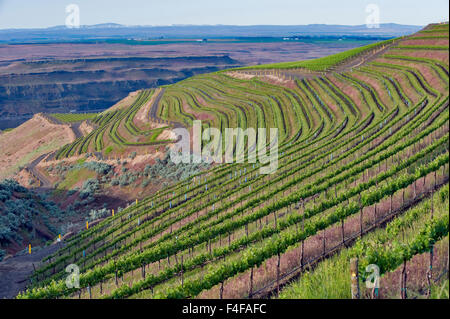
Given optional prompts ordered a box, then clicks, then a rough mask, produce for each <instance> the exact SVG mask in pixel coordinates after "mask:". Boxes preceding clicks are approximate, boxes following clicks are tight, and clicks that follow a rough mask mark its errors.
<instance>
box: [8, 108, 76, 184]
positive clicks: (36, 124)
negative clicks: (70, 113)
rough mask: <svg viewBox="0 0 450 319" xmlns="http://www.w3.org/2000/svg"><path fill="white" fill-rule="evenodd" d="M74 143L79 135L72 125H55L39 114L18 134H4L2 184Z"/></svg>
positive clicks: (20, 128)
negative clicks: (25, 168)
mask: <svg viewBox="0 0 450 319" xmlns="http://www.w3.org/2000/svg"><path fill="white" fill-rule="evenodd" d="M74 140H75V134H74V132H73V130H72V129H71V128H70V127H69V125H61V124H56V123H52V122H50V121H49V120H48V119H47V118H46V117H44V116H43V115H41V114H36V115H35V116H34V117H33V118H32V119H30V120H29V121H27V122H25V123H24V124H22V125H20V126H19V127H17V128H15V129H14V130H12V131H9V132H6V133H2V134H0V180H1V179H4V178H7V177H11V176H12V175H13V174H14V173H16V172H17V171H18V170H19V168H21V167H24V166H25V165H26V164H28V163H30V162H32V161H34V160H35V159H37V158H38V157H40V156H42V155H44V154H47V153H50V152H53V151H55V150H57V149H58V148H60V147H61V146H63V145H65V144H67V143H70V142H72V141H74Z"/></svg>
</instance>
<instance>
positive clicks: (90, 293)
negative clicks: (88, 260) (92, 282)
mask: <svg viewBox="0 0 450 319" xmlns="http://www.w3.org/2000/svg"><path fill="white" fill-rule="evenodd" d="M87 290H88V292H89V299H92V290H91V286H89V285H88V286H87Z"/></svg>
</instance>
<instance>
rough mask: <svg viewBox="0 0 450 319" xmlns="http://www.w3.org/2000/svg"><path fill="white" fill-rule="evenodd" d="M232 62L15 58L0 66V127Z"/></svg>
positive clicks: (106, 103)
mask: <svg viewBox="0 0 450 319" xmlns="http://www.w3.org/2000/svg"><path fill="white" fill-rule="evenodd" d="M234 66H238V63H237V61H235V60H233V59H231V58H229V57H228V56H206V57H174V58H145V57H126V58H124V57H120V58H90V59H69V60H50V61H31V62H25V61H24V62H14V63H11V64H10V65H9V66H8V67H5V68H3V70H2V68H0V129H4V128H7V127H14V126H17V125H18V124H20V123H22V122H23V121H25V120H26V119H28V118H30V117H31V116H32V115H33V114H35V113H38V112H69V111H72V110H76V111H98V110H103V109H106V108H108V107H110V106H111V105H113V104H114V103H116V102H117V101H119V100H120V99H122V98H124V97H125V96H127V95H128V93H129V92H131V91H136V90H139V89H142V88H150V87H157V86H160V85H164V84H170V83H174V82H176V81H180V80H182V79H185V78H187V77H190V76H192V75H195V74H199V73H207V72H213V71H217V70H220V69H224V68H227V67H234Z"/></svg>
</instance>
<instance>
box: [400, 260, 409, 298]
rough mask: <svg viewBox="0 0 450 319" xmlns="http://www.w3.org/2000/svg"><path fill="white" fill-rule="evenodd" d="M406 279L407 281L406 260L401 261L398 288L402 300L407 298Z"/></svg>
mask: <svg viewBox="0 0 450 319" xmlns="http://www.w3.org/2000/svg"><path fill="white" fill-rule="evenodd" d="M406 279H407V274H406V260H404V261H403V269H402V272H401V280H400V282H401V287H400V296H401V298H402V299H406V298H408V295H407V294H406Z"/></svg>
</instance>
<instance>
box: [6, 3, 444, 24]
mask: <svg viewBox="0 0 450 319" xmlns="http://www.w3.org/2000/svg"><path fill="white" fill-rule="evenodd" d="M72 3H73V4H77V5H78V6H79V8H80V23H81V24H82V25H86V24H97V23H106V22H115V23H121V24H125V25H172V24H234V25H255V24H278V25H299V24H312V23H324V24H347V25H355V24H364V23H365V21H366V17H367V15H368V13H366V12H365V8H366V6H367V5H368V4H371V3H373V4H376V5H378V6H379V8H380V22H381V23H388V22H395V23H400V24H414V25H425V24H428V23H430V22H439V21H448V11H449V5H448V0H334V1H333V0H220V1H218V0H0V29H5V28H34V27H49V26H55V25H64V23H65V20H66V16H67V13H66V12H65V8H66V6H67V5H69V4H72Z"/></svg>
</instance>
